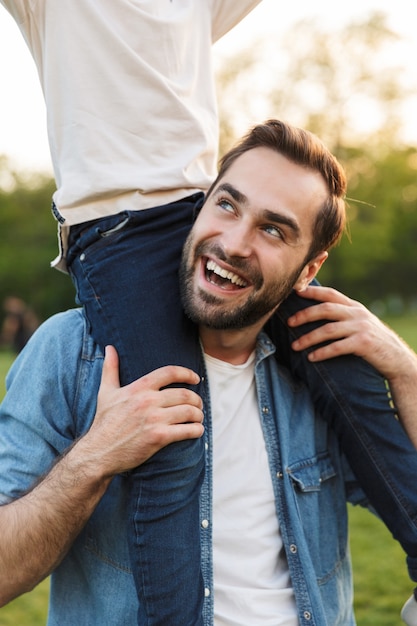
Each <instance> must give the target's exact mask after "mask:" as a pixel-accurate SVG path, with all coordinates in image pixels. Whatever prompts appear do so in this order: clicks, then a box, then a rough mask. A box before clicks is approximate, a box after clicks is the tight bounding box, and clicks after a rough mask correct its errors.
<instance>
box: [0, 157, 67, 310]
mask: <svg viewBox="0 0 417 626" xmlns="http://www.w3.org/2000/svg"><path fill="white" fill-rule="evenodd" d="M54 189H55V185H54V182H53V181H52V180H51V179H49V178H47V177H45V176H41V175H39V174H30V175H27V174H22V173H16V172H14V171H13V170H11V168H10V166H9V163H8V161H7V159H6V158H5V157H3V158H2V159H0V250H1V254H0V303H4V301H5V299H6V297H8V296H11V295H13V296H16V297H19V298H21V299H22V300H24V301H25V302H26V303H27V304H29V305H30V306H31V307H32V308H33V310H34V311H36V313H37V315H38V316H39V317H40V318H41V319H44V318H46V317H48V316H49V315H51V314H53V313H56V312H57V311H59V310H62V309H65V308H68V307H70V306H73V305H74V288H73V286H72V283H71V280H70V278H69V277H68V276H66V275H64V274H63V273H62V272H58V271H56V270H52V269H51V268H50V262H51V261H52V260H53V259H54V258H55V257H56V256H57V250H58V244H57V225H56V221H55V220H54V218H53V217H52V214H51V211H50V206H51V198H52V193H53V192H54Z"/></svg>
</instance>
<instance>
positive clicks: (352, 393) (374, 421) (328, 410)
mask: <svg viewBox="0 0 417 626" xmlns="http://www.w3.org/2000/svg"><path fill="white" fill-rule="evenodd" d="M313 304H317V302H316V301H311V300H306V299H305V298H302V297H301V296H298V295H297V294H296V293H295V292H294V293H292V294H291V295H290V296H289V298H287V300H286V301H285V302H284V303H283V304H282V305H281V306H280V307H279V309H278V311H277V313H275V315H274V316H273V318H272V320H271V322H270V324H269V327H268V328H267V330H268V332H269V334H270V337H271V339H272V340H273V341H274V342H275V343H276V345H277V346H279V349H278V354H277V357H278V359H279V360H280V362H282V363H283V364H284V365H286V366H287V367H289V368H290V369H291V371H292V373H293V374H294V375H296V376H297V377H298V378H300V379H302V380H303V381H304V382H305V383H306V385H307V386H308V388H309V390H310V393H311V395H312V398H313V401H314V404H315V406H316V408H317V409H318V410H319V411H320V412H321V414H322V415H323V417H324V418H325V419H326V420H327V421H328V422H329V423H330V424H331V425H332V427H333V428H334V429H335V430H336V432H337V434H338V436H339V438H340V441H341V445H342V448H343V451H344V453H345V455H346V457H347V459H348V461H349V463H350V466H351V468H352V470H353V471H354V473H355V475H356V477H357V479H358V481H359V483H360V484H361V487H362V489H363V490H364V492H365V493H366V495H367V497H368V498H369V501H370V503H371V504H372V506H373V508H374V509H375V510H376V512H377V513H378V515H379V516H380V517H381V519H382V520H383V521H384V523H385V524H386V526H387V527H388V528H389V530H390V531H391V533H392V535H393V536H394V537H395V539H397V540H398V541H399V542H400V544H401V545H402V547H403V549H404V550H405V552H406V554H407V563H408V570H409V574H410V577H411V578H412V580H414V581H417V487H416V476H417V453H416V450H415V448H414V446H413V445H412V444H411V442H410V441H409V439H408V437H407V436H406V434H405V432H404V430H403V428H402V426H401V424H400V423H399V421H398V419H397V416H396V412H395V408H394V406H393V403H392V400H391V396H390V393H389V388H388V386H387V383H386V381H385V380H384V378H383V377H381V376H380V375H379V374H378V372H377V371H376V370H375V369H374V368H372V367H371V366H370V365H369V364H368V363H367V362H366V361H364V360H363V359H361V358H359V357H355V356H343V357H338V358H336V359H331V360H329V361H322V362H318V363H311V362H310V361H308V359H307V358H306V354H305V353H303V352H295V351H293V350H292V349H291V347H290V343H291V342H292V341H293V340H294V339H296V338H297V337H299V336H301V335H303V334H305V333H307V332H309V330H312V329H313V328H314V327H315V326H316V324H305V325H304V326H300V327H297V328H289V327H288V326H287V323H286V320H287V319H288V318H289V317H290V316H291V315H292V314H294V313H295V312H296V311H298V310H300V309H302V308H305V307H307V306H311V305H313Z"/></svg>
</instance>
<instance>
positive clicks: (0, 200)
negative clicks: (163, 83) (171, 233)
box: [0, 12, 417, 322]
mask: <svg viewBox="0 0 417 626" xmlns="http://www.w3.org/2000/svg"><path fill="white" fill-rule="evenodd" d="M398 46H401V40H399V37H398V35H397V34H396V33H394V32H392V31H391V30H390V29H389V28H388V26H387V21H386V17H385V15H384V14H383V13H380V12H377V13H372V14H370V15H369V16H368V17H366V18H364V19H363V20H362V21H359V22H353V23H350V24H347V25H344V26H342V27H340V28H339V29H333V30H332V31H330V32H329V31H326V30H325V29H324V28H323V26H322V24H321V23H320V22H318V21H314V20H309V21H301V22H299V23H298V24H296V25H295V26H294V27H293V28H292V29H291V31H289V32H288V33H287V34H286V35H285V37H283V38H282V40H278V39H277V38H271V37H265V38H264V39H263V40H261V41H259V42H256V45H252V46H251V47H249V48H247V49H246V50H241V51H240V52H239V54H231V55H230V57H229V58H226V59H223V62H222V64H221V67H219V68H218V69H217V85H218V94H219V113H220V127H221V143H220V154H223V153H224V151H225V150H226V149H228V148H229V147H230V146H231V144H232V143H233V142H234V141H235V139H236V138H237V137H238V136H240V135H241V134H242V133H243V132H245V131H246V130H247V128H248V127H249V126H251V125H252V124H254V123H257V122H259V121H261V120H263V119H266V118H268V117H278V118H281V119H285V120H287V121H290V122H291V123H293V124H297V125H300V126H303V127H305V128H309V129H310V130H312V131H313V132H315V133H317V134H318V135H319V136H320V137H321V138H322V139H323V140H324V141H325V143H326V144H327V145H328V146H329V148H330V149H331V150H332V151H333V152H334V153H335V154H336V156H337V157H338V158H339V160H340V161H341V162H342V163H343V165H344V166H345V167H346V169H347V172H348V178H349V188H348V205H349V206H348V216H349V236H346V237H345V238H344V240H343V241H342V243H341V244H340V245H339V246H338V247H337V248H336V249H335V250H333V251H332V253H331V255H330V259H329V261H328V262H327V263H326V264H325V265H324V267H323V269H322V270H321V272H320V280H321V281H322V282H323V283H325V284H331V285H333V286H335V287H337V288H338V289H340V290H342V291H344V292H346V293H347V294H348V295H350V296H351V297H354V298H358V299H360V300H362V301H363V302H364V303H365V304H368V305H372V306H373V307H375V308H376V309H377V310H376V312H378V313H380V314H382V315H384V314H394V313H396V312H398V313H402V312H404V311H405V310H407V309H408V310H410V311H415V310H416V309H417V288H416V286H415V280H414V272H415V265H416V253H415V248H416V244H417V176H416V171H417V150H416V147H415V146H410V145H406V144H405V143H404V141H402V136H403V135H402V130H403V122H404V113H403V105H404V104H405V103H406V102H409V98H410V96H411V95H412V94H413V93H414V92H415V86H413V85H412V84H411V82H410V81H409V80H407V76H406V74H405V72H404V71H403V70H402V68H401V63H400V60H399V59H400V56H399V50H398ZM53 191H54V182H53V181H52V180H50V179H47V178H45V177H43V176H40V175H36V174H31V175H26V174H24V173H21V172H15V171H13V170H12V168H11V166H10V163H9V162H8V161H7V159H6V157H3V158H0V250H1V254H0V306H1V303H2V302H4V300H5V298H6V296H17V297H19V298H21V299H23V300H24V301H25V302H26V303H28V304H29V306H31V307H32V308H33V309H34V311H35V313H36V314H37V315H38V316H39V317H40V318H41V319H44V318H45V317H47V316H49V315H51V314H52V313H55V312H56V311H59V310H62V309H65V308H68V307H71V306H74V288H73V286H72V283H71V280H70V279H69V277H68V276H66V275H64V274H62V273H61V272H58V271H56V270H52V269H51V268H50V262H51V260H52V259H54V258H55V256H56V255H57V249H58V246H57V236H56V222H55V220H54V219H53V217H52V216H51V213H50V210H49V207H50V205H51V196H52V193H53ZM0 313H1V312H0ZM0 322H1V319H0Z"/></svg>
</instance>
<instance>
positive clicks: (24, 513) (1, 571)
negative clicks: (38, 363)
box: [0, 440, 110, 606]
mask: <svg viewBox="0 0 417 626" xmlns="http://www.w3.org/2000/svg"><path fill="white" fill-rule="evenodd" d="M84 448H85V444H84V442H83V441H82V440H80V442H79V443H78V444H77V445H75V446H74V447H73V448H72V449H71V450H70V451H69V452H68V454H67V455H66V456H64V457H63V458H62V459H61V460H60V461H59V462H58V463H57V464H56V465H55V466H54V467H53V468H52V470H51V471H50V472H49V474H47V475H46V476H45V478H44V479H43V480H42V481H41V482H40V483H39V484H38V485H37V486H36V487H35V488H34V489H33V490H32V491H30V492H29V493H27V494H26V495H24V496H23V497H22V498H20V499H18V500H15V501H14V502H11V503H10V504H6V505H4V506H2V507H0V581H1V582H0V606H3V605H4V604H7V603H8V602H10V601H11V600H12V599H13V598H15V597H17V596H18V595H20V594H22V593H24V592H26V591H29V590H30V589H32V588H33V587H34V586H35V585H37V584H38V583H39V582H40V581H41V580H43V579H44V578H45V577H46V576H48V575H49V574H50V573H51V571H52V570H53V569H55V567H56V566H57V565H58V564H59V563H60V562H61V560H62V559H63V557H64V556H65V554H66V553H67V551H68V549H69V548H70V546H71V544H72V543H73V541H74V539H75V538H76V537H77V535H78V534H79V533H80V531H81V530H82V528H83V527H84V525H85V524H86V522H87V521H88V519H89V518H90V516H91V514H92V513H93V511H94V509H95V507H96V506H97V504H98V502H99V501H100V499H101V497H102V495H103V494H104V492H105V491H106V488H107V486H108V484H109V482H110V478H108V477H104V476H100V474H99V473H98V472H97V468H96V467H94V457H90V458H88V456H87V455H86V454H85V450H84ZM98 466H99V463H98Z"/></svg>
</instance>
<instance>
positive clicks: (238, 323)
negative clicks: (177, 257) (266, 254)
mask: <svg viewBox="0 0 417 626" xmlns="http://www.w3.org/2000/svg"><path fill="white" fill-rule="evenodd" d="M209 254H212V255H214V256H216V257H217V258H218V259H220V260H222V261H224V262H225V263H228V264H229V265H230V266H231V267H233V268H234V270H235V271H236V272H237V273H239V271H241V272H242V273H243V275H244V276H246V277H248V278H249V279H250V281H251V284H252V285H253V287H254V290H253V291H252V292H251V293H250V294H249V295H248V297H247V299H246V301H245V302H243V303H240V304H236V305H235V306H233V307H231V306H230V304H229V303H227V302H225V301H224V300H223V299H222V298H221V297H217V296H215V295H213V294H207V293H205V292H204V291H202V290H199V291H198V292H196V291H195V290H194V273H195V264H196V261H197V260H198V259H201V258H202V257H205V256H207V255H209ZM304 265H305V263H304V262H303V264H302V265H300V267H299V268H297V269H296V270H295V271H293V272H292V273H291V274H290V275H288V276H284V277H282V278H281V279H277V280H276V281H274V282H273V283H272V284H271V285H269V286H268V288H267V289H265V288H264V287H265V282H264V279H263V276H262V274H261V273H260V271H259V270H258V269H257V268H254V267H253V266H252V264H251V263H250V262H248V261H247V260H246V259H242V258H241V257H228V256H227V255H226V254H225V253H224V251H223V249H222V248H221V247H220V246H219V245H218V244H211V245H210V244H209V243H204V242H203V243H200V244H199V245H198V246H197V247H196V249H195V251H194V252H193V239H192V235H189V237H188V239H187V241H186V242H185V245H184V249H183V254H182V260H181V265H180V270H179V277H180V290H181V300H182V305H183V308H184V311H185V314H186V315H187V317H189V318H190V319H191V320H192V321H193V322H194V323H195V324H198V325H201V326H205V327H207V328H213V329H216V330H241V329H243V328H248V327H249V326H252V325H254V324H257V323H258V322H259V321H260V320H262V319H263V318H264V317H268V316H269V315H271V314H272V313H273V311H274V310H275V309H276V307H277V306H278V305H279V304H280V303H281V302H282V301H283V300H285V298H287V297H288V296H289V294H290V293H291V291H292V290H293V287H294V285H295V283H296V281H297V279H298V277H299V275H300V272H301V270H302V269H303V267H304Z"/></svg>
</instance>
